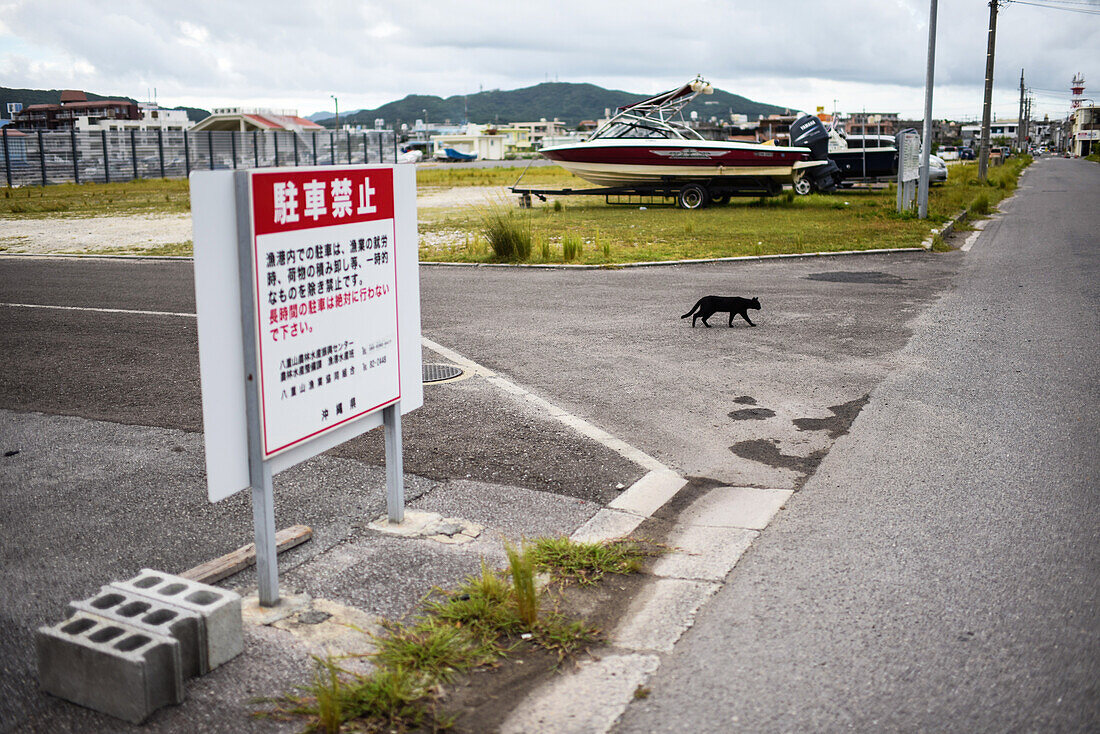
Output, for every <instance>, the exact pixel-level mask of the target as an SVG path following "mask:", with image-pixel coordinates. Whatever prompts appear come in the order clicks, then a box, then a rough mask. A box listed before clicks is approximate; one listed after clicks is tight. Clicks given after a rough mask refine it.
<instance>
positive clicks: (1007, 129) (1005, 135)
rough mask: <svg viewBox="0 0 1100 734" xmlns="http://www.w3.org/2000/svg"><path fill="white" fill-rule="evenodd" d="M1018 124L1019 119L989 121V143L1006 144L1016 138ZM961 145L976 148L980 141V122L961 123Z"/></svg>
mask: <svg viewBox="0 0 1100 734" xmlns="http://www.w3.org/2000/svg"><path fill="white" fill-rule="evenodd" d="M1019 126H1020V121H1019V120H994V121H992V122H990V123H989V144H990V145H1008V144H1009V143H1011V142H1013V141H1015V140H1016V129H1017V128H1018V127H1019ZM960 132H961V134H962V141H963V145H965V146H966V147H968V148H973V149H974V150H977V149H978V146H979V145H981V143H982V126H981V123H975V124H973V125H963V126H962V129H961V131H960Z"/></svg>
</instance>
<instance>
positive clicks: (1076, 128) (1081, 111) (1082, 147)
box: [1069, 105, 1100, 156]
mask: <svg viewBox="0 0 1100 734" xmlns="http://www.w3.org/2000/svg"><path fill="white" fill-rule="evenodd" d="M1069 142H1070V146H1071V148H1070V152H1071V153H1073V154H1074V155H1079V156H1086V155H1091V154H1092V153H1100V107H1097V106H1087V107H1086V106H1084V105H1082V106H1080V107H1078V108H1077V109H1075V110H1074V111H1073V116H1072V117H1071V118H1070V140H1069Z"/></svg>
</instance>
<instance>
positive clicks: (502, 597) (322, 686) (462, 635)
mask: <svg viewBox="0 0 1100 734" xmlns="http://www.w3.org/2000/svg"><path fill="white" fill-rule="evenodd" d="M652 552H653V551H652V550H651V547H650V546H647V545H645V544H642V543H640V542H636V541H627V540H622V541H616V542H612V543H573V542H572V541H570V540H568V539H564V538H556V539H549V538H542V539H539V540H536V541H534V542H532V543H523V544H522V545H521V546H520V547H518V548H517V547H515V546H513V545H511V544H508V543H506V544H505V553H506V554H507V556H508V560H509V571H508V572H504V573H500V572H495V571H492V570H490V569H489V567H488V566H486V565H485V563H484V562H483V563H482V566H481V573H480V574H478V575H476V576H471V577H469V578H467V579H466V580H465V581H464V582H463V583H462V584H461V585H459V587H458V588H457V589H455V590H453V591H442V590H438V589H437V590H436V591H435V594H434V595H433V597H432V598H431V599H429V600H428V601H427V602H426V603H425V606H424V612H423V614H422V616H421V617H419V618H418V619H417V620H416V621H415V623H414V624H413V625H412V626H405V625H401V624H396V623H386V624H384V625H383V627H384V629H385V630H386V632H385V634H384V636H382V637H380V638H379V640H378V650H377V651H376V652H375V653H373V654H372V658H373V661H374V663H375V665H376V668H375V670H374V671H373V672H372V673H371V674H370V675H366V676H362V675H354V674H352V673H349V672H347V671H345V670H343V669H341V668H340V667H339V665H338V664H337V662H336V661H335V660H334V659H333V658H331V657H329V658H325V659H321V658H314V660H315V663H316V669H315V670H314V675H313V681H312V683H310V684H309V685H307V686H304V687H303V688H301V689H300V691H301V693H300V694H297V695H289V694H288V695H284V696H281V697H279V698H275V699H265V700H263V701H261V702H262V703H267V704H270V705H271V707H270V708H268V709H266V710H263V711H257V712H256V713H255V714H254V716H267V717H274V718H279V719H284V720H285V719H292V718H304V719H306V721H307V726H306V731H310V732H339V731H341V729H342V728H343V727H344V726H345V725H348V726H350V727H353V728H354V730H355V731H370V732H381V731H387V732H388V731H395V732H404V731H409V730H415V729H417V728H418V727H424V728H425V729H427V730H432V731H436V730H439V729H442V728H446V727H448V726H449V719H448V717H447V715H446V714H445V713H444V712H443V711H442V709H441V705H440V697H441V696H442V694H443V691H442V686H443V685H444V684H446V683H448V682H451V681H452V680H453V679H454V677H455V676H456V675H458V674H461V673H463V672H466V671H469V670H472V669H475V668H478V667H482V666H486V665H493V664H495V663H496V662H497V661H498V660H499V659H500V658H502V657H503V656H505V655H507V654H508V653H509V651H511V650H513V649H515V647H516V646H517V645H520V644H526V643H528V642H529V643H530V644H533V645H536V646H538V647H540V648H542V649H544V650H548V651H551V652H554V653H556V654H557V656H558V659H559V662H560V660H561V659H562V658H564V657H565V656H566V655H570V654H573V653H575V652H576V651H577V650H579V649H580V648H582V647H583V646H585V645H588V644H590V643H592V642H594V641H596V640H597V639H598V638H599V635H598V632H597V631H596V630H595V629H593V628H592V627H591V626H589V625H588V624H586V623H585V622H584V621H583V620H578V619H568V618H567V617H565V616H564V615H563V614H561V613H560V612H559V611H557V610H556V609H548V610H545V611H542V607H543V606H544V605H543V604H542V603H541V599H540V597H542V596H545V595H548V594H550V590H549V588H548V587H547V588H543V589H539V588H538V587H537V585H536V583H535V574H536V572H537V571H539V570H547V571H549V572H550V573H551V574H552V575H557V576H558V578H559V580H561V581H563V582H564V581H565V580H567V579H575V580H579V581H581V583H595V582H596V581H597V580H598V579H599V578H600V577H601V576H602V575H603V574H605V573H632V572H634V571H636V570H637V569H638V564H639V563H640V561H641V559H642V558H644V557H645V556H647V555H651V554H652ZM509 578H510V579H511V582H510V583H509Z"/></svg>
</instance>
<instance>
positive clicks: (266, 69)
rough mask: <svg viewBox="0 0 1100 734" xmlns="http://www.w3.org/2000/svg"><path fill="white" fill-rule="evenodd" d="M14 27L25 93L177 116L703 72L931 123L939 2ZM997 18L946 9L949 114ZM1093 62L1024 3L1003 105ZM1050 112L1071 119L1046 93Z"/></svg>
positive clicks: (1060, 24) (279, 10)
mask: <svg viewBox="0 0 1100 734" xmlns="http://www.w3.org/2000/svg"><path fill="white" fill-rule="evenodd" d="M0 11H2V12H0V16H2V21H0V23H2V25H0V28H3V29H6V32H7V34H8V36H9V37H11V38H12V39H14V41H15V44H13V47H10V48H9V47H7V46H5V45H4V43H3V40H4V39H3V33H2V31H0V69H3V70H4V79H5V83H6V84H8V85H10V86H35V87H46V88H57V87H66V86H76V85H81V86H85V87H86V88H88V89H89V91H97V92H100V93H108V94H129V95H131V96H140V95H141V94H143V93H144V91H145V90H146V89H148V88H149V87H153V86H156V87H158V88H159V90H160V97H161V98H162V100H165V101H170V102H172V103H186V104H192V105H197V106H207V107H209V106H213V105H216V104H217V105H220V104H260V103H261V101H262V100H271V101H272V102H271V103H277V104H278V105H279V106H281V107H296V108H299V109H300V110H301V111H303V112H305V113H309V112H312V111H314V110H316V109H325V108H327V107H330V106H331V99H330V97H329V95H331V94H336V95H337V96H338V97H339V98H340V106H341V108H345V109H356V108H359V107H373V106H376V105H379V104H382V103H384V102H387V101H390V100H393V99H397V98H400V97H403V96H404V95H406V94H438V95H441V96H449V95H452V94H462V93H471V92H476V91H478V89H480V88H486V89H490V88H502V89H512V88H518V87H524V86H530V85H532V84H536V83H539V82H541V81H544V80H546V79H554V78H558V79H560V80H562V81H572V82H592V83H595V84H600V85H601V86H607V87H611V88H617V89H625V90H627V91H632V92H638V93H652V92H656V91H660V90H662V89H666V88H669V87H671V86H673V85H676V84H679V83H682V82H683V81H685V80H686V79H689V78H691V77H693V76H694V75H695V74H696V73H702V74H703V75H704V76H706V77H708V78H710V79H711V80H712V81H713V82H714V83H716V84H717V85H718V86H720V87H721V88H723V89H726V90H729V91H731V92H735V93H738V94H743V95H745V96H747V97H750V98H753V99H757V100H760V101H763V102H771V103H774V104H780V105H790V106H792V107H797V108H802V109H812V108H813V107H814V106H816V105H819V104H820V105H824V106H826V107H831V106H832V104H833V102H832V100H834V99H836V100H837V105H838V107H840V108H841V109H845V110H854V109H862V108H863V107H866V108H868V109H877V110H897V111H899V112H901V113H902V114H903V115H910V116H916V115H919V114H920V113H921V109H922V106H923V96H924V93H923V86H924V71H925V51H926V45H927V23H928V0H832V2H829V3H808V2H805V0H772V1H771V2H768V3H748V2H731V1H729V0H722V1H719V0H680V2H678V3H676V4H675V5H670V4H669V3H667V2H664V1H662V2H658V1H657V0H630V1H627V0H605V1H604V2H591V1H590V0H558V2H555V3H552V4H546V3H516V2H512V1H511V0H468V2H465V3H462V4H456V3H453V2H442V1H441V0H425V1H424V2H421V3H417V4H411V5H403V6H395V5H393V4H389V3H378V2H361V1H360V0H327V1H326V2H322V3H312V4H309V3H300V2H297V1H295V2H289V1H288V0H267V1H266V2H263V3H260V2H255V1H254V0H253V1H247V0H238V1H237V2H232V3H226V2H224V0H192V2H189V3H185V4H184V3H159V2H157V3H149V2H139V1H138V0H9V2H8V3H7V4H5V5H2V6H0ZM987 12H988V10H987V5H986V2H984V0H955V1H954V2H941V3H940V15H939V23H938V39H937V55H936V58H937V64H936V111H937V112H936V114H937V115H940V114H942V115H951V116H966V115H971V116H972V115H975V114H977V113H978V112H979V110H980V104H981V86H982V79H983V77H984V71H985V42H986V19H987ZM90 29H94V30H90ZM16 44H17V45H16ZM1098 49H1100V17H1097V16H1089V15H1080V14H1074V13H1063V12H1058V11H1052V10H1049V9H1043V8H1034V7H1028V6H1019V5H1015V4H1010V5H1009V6H1008V7H1007V8H1006V9H1005V10H1004V11H1002V14H1001V22H1000V24H999V28H998V52H997V75H996V89H997V100H998V104H999V105H1001V106H1003V107H1005V108H1006V109H1008V110H1010V111H1012V112H1013V113H1014V109H1015V108H1014V105H1013V104H1012V102H1013V101H1014V99H1015V95H1016V94H1017V93H1016V85H1017V82H1018V78H1019V70H1020V67H1025V68H1026V69H1027V76H1028V80H1029V83H1031V84H1032V86H1034V87H1037V88H1039V89H1043V90H1059V89H1065V88H1066V86H1067V85H1068V81H1069V79H1070V77H1071V76H1072V75H1073V73H1075V72H1077V71H1082V72H1084V73H1085V75H1086V77H1090V76H1091V77H1092V78H1094V79H1095V80H1096V82H1095V83H1096V84H1098V85H1100V51H1098ZM16 53H18V54H19V55H20V56H21V58H17V57H16V56H15V54H16ZM1067 97H1068V93H1067ZM1041 104H1042V105H1046V106H1048V107H1050V108H1051V109H1056V108H1059V106H1060V107H1061V108H1065V107H1068V102H1063V101H1062V100H1060V99H1059V98H1058V97H1057V96H1055V95H1054V94H1051V93H1047V96H1045V97H1043V98H1042V99H1041Z"/></svg>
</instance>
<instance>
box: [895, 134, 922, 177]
mask: <svg viewBox="0 0 1100 734" xmlns="http://www.w3.org/2000/svg"><path fill="white" fill-rule="evenodd" d="M918 178H920V134H919V133H918V132H917V131H916V130H903V131H902V132H900V133H898V180H899V181H903V182H904V181H916V180H917V179H918Z"/></svg>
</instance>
